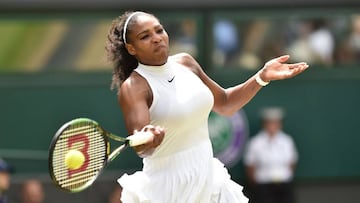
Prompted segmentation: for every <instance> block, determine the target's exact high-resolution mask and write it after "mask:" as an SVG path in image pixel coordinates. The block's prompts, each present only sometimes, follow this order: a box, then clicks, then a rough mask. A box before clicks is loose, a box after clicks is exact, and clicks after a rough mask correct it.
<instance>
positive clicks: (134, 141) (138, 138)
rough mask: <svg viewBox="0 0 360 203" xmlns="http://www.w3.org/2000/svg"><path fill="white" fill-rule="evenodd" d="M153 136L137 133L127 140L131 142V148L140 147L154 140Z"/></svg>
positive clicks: (149, 133)
mask: <svg viewBox="0 0 360 203" xmlns="http://www.w3.org/2000/svg"><path fill="white" fill-rule="evenodd" d="M153 136H154V135H153V134H152V133H151V132H142V131H140V132H137V133H135V134H133V135H130V136H128V137H127V138H126V139H127V140H129V145H130V146H132V147H133V146H138V145H142V144H145V143H146V142H148V141H149V140H151V139H153Z"/></svg>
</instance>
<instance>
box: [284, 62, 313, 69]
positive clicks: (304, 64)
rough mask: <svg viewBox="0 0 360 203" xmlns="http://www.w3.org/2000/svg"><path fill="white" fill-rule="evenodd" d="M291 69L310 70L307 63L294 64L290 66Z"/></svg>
mask: <svg viewBox="0 0 360 203" xmlns="http://www.w3.org/2000/svg"><path fill="white" fill-rule="evenodd" d="M288 66H289V68H290V69H294V68H301V69H302V68H308V67H309V65H308V64H307V63H305V62H300V63H293V64H288Z"/></svg>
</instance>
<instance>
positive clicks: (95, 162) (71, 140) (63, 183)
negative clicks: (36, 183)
mask: <svg viewBox="0 0 360 203" xmlns="http://www.w3.org/2000/svg"><path fill="white" fill-rule="evenodd" d="M72 149H75V150H79V151H80V152H81V153H82V154H83V155H84V157H85V161H84V162H83V164H82V165H81V166H80V168H77V169H69V168H68V167H67V166H66V164H65V155H66V154H67V153H68V152H69V150H72ZM109 151H110V144H109V142H108V139H107V136H106V132H105V131H104V130H103V129H102V128H101V127H100V126H99V124H98V123H97V122H96V121H93V120H91V119H88V118H77V119H74V120H71V121H69V122H67V123H65V124H64V125H63V126H62V127H61V128H60V129H59V130H58V131H57V132H56V134H55V136H54V137H53V139H52V141H51V144H50V148H49V172H50V176H51V179H52V180H53V182H54V183H55V184H56V185H57V186H58V187H60V188H61V189H63V190H65V191H67V192H71V193H74V192H80V191H83V190H85V189H86V188H88V187H89V186H90V185H92V183H93V182H94V181H95V179H96V178H97V177H98V176H99V174H100V173H101V171H102V169H103V168H104V167H105V165H106V163H107V160H108V156H109Z"/></svg>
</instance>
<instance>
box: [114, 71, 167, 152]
mask: <svg viewBox="0 0 360 203" xmlns="http://www.w3.org/2000/svg"><path fill="white" fill-rule="evenodd" d="M118 101H119V105H120V108H121V109H122V113H123V116H124V120H125V126H126V128H127V130H128V132H129V134H133V133H134V132H136V131H140V130H141V129H143V128H144V127H145V126H146V128H145V130H146V131H150V132H152V133H153V134H154V136H153V139H151V140H149V142H147V143H146V144H143V145H140V146H136V147H134V149H135V151H136V152H137V154H138V155H139V156H140V157H145V156H147V155H150V154H151V153H152V152H153V150H154V149H155V148H156V147H157V146H159V145H160V143H161V142H162V140H163V138H164V134H165V133H164V130H163V129H162V128H161V127H159V126H152V125H149V124H150V113H149V107H150V105H151V103H152V92H151V89H150V87H149V85H148V83H147V82H146V80H145V79H144V78H143V77H141V76H140V75H139V74H138V73H136V72H133V73H132V74H131V75H130V77H129V78H127V79H126V80H125V81H124V83H123V84H122V85H121V87H120V89H119V92H118Z"/></svg>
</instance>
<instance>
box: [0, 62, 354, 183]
mask: <svg viewBox="0 0 360 203" xmlns="http://www.w3.org/2000/svg"><path fill="white" fill-rule="evenodd" d="M208 74H209V75H210V76H211V77H212V78H213V79H215V80H216V81H218V82H219V83H220V84H221V85H222V86H224V87H230V86H232V85H235V84H238V83H240V82H242V81H244V80H245V79H246V78H248V77H249V76H251V75H252V74H254V72H244V71H236V70H233V71H230V70H226V71H224V70H222V71H216V70H214V71H212V72H208ZM110 79H111V73H109V72H102V73H82V74H80V73H74V72H51V73H47V72H43V73H37V74H30V75H29V74H2V75H0V98H1V99H0V112H1V114H0V123H1V129H2V130H1V136H0V149H19V150H40V152H41V153H42V158H41V157H40V158H36V159H15V158H8V159H7V160H8V161H9V162H10V163H11V164H13V165H14V166H15V167H16V169H17V174H27V173H39V172H40V173H47V160H46V156H47V154H46V151H47V150H48V147H49V144H50V141H51V139H52V137H53V135H54V134H55V132H56V131H57V129H58V128H59V127H60V126H61V125H62V124H63V123H65V122H66V121H68V120H70V119H73V118H76V117H89V118H92V119H94V120H96V121H98V122H99V123H100V124H101V125H102V126H103V127H104V128H105V129H106V130H108V131H111V132H113V133H116V134H120V135H124V134H125V133H126V131H125V129H124V122H123V119H122V114H121V111H120V109H119V108H118V104H117V96H116V92H115V91H111V90H110V89H109V83H110ZM359 87H360V70H359V69H356V68H355V67H354V68H350V69H347V71H343V70H342V69H321V68H316V67H315V68H312V69H310V70H307V71H306V72H305V73H304V74H303V75H301V76H299V77H297V78H294V79H291V80H286V81H274V82H272V83H271V84H270V85H269V86H267V87H265V88H263V89H262V90H261V91H260V92H259V93H258V95H257V96H256V97H255V98H254V99H253V100H252V101H251V102H250V103H249V104H248V105H247V106H245V108H244V110H245V112H246V114H247V116H248V120H249V123H250V134H251V135H253V134H255V133H256V132H257V131H258V129H259V125H260V120H259V117H258V111H259V109H260V108H261V107H264V106H271V105H276V106H282V107H284V108H285V109H286V119H285V126H284V127H285V131H286V132H288V133H289V134H291V135H292V136H293V137H294V139H295V142H296V145H297V147H298V150H299V164H298V169H297V172H296V177H297V178H299V179H314V178H316V179H324V178H325V179H329V178H330V179H343V178H354V177H356V178H359V177H360V161H359V158H358V157H357V156H358V154H360V147H359V143H360V137H359V133H358V127H359V124H360V123H359V113H360V108H359V107H358V105H359V103H360V94H359ZM44 153H45V154H44ZM139 167H141V160H140V159H139V158H137V157H136V155H135V154H134V153H133V151H132V150H128V151H127V152H126V153H125V154H124V155H123V156H121V157H120V158H119V159H117V160H116V161H115V162H114V163H112V164H111V165H110V168H109V169H108V170H126V171H132V170H134V169H136V168H139ZM230 172H231V173H232V176H233V178H234V179H242V178H243V167H242V164H241V162H240V163H239V164H237V165H236V166H235V167H233V168H231V169H230Z"/></svg>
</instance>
